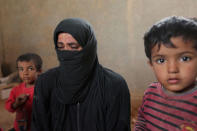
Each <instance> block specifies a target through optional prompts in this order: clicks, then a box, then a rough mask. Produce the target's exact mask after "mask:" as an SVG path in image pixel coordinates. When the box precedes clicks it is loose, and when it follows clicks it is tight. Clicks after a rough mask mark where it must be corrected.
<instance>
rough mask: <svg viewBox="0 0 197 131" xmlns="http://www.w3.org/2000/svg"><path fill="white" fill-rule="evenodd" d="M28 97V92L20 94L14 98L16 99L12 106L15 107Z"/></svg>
mask: <svg viewBox="0 0 197 131" xmlns="http://www.w3.org/2000/svg"><path fill="white" fill-rule="evenodd" d="M28 98H29V94H21V95H19V96H18V97H17V98H16V101H15V102H14V103H13V105H12V107H13V108H14V109H16V108H17V107H19V106H21V105H22V104H24V103H25V102H26V101H27V100H28Z"/></svg>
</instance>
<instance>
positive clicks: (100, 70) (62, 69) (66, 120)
mask: <svg viewBox="0 0 197 131" xmlns="http://www.w3.org/2000/svg"><path fill="white" fill-rule="evenodd" d="M60 33H68V34H70V35H72V37H73V38H74V39H76V41H77V42H78V43H79V44H80V45H81V46H82V50H80V51H69V50H59V49H58V46H57V41H58V35H59V34H60ZM54 43H55V49H56V53H57V57H58V60H59V62H60V65H59V66H58V67H56V68H54V69H51V70H49V71H47V72H46V73H44V74H42V75H41V76H40V77H39V78H38V80H37V82H36V86H35V91H34V102H33V119H32V131H129V130H130V95H129V90H128V87H127V84H126V82H125V80H124V79H123V78H122V77H121V76H120V75H119V74H117V73H115V72H113V71H111V70H109V69H107V68H104V67H102V66H101V65H100V64H99V62H98V58H97V52H96V51H97V40H96V37H95V35H94V32H93V30H92V27H91V25H90V24H89V23H88V22H87V21H85V20H82V19H79V18H69V19H65V20H63V21H61V22H60V23H59V24H58V25H57V27H56V29H55V31H54Z"/></svg>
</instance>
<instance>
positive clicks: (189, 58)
mask: <svg viewBox="0 0 197 131" xmlns="http://www.w3.org/2000/svg"><path fill="white" fill-rule="evenodd" d="M180 60H181V61H190V60H191V57H188V56H183V57H181V59H180Z"/></svg>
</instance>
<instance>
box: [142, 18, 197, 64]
mask: <svg viewBox="0 0 197 131" xmlns="http://www.w3.org/2000/svg"><path fill="white" fill-rule="evenodd" d="M179 36H180V37H182V38H183V40H184V41H187V40H191V41H192V42H193V44H194V48H195V49H196V50H197V23H196V22H195V21H194V20H191V19H187V18H184V17H178V16H172V17H167V18H164V19H162V20H161V21H159V22H158V23H156V24H154V25H153V26H152V27H151V28H150V29H149V30H148V32H146V33H145V35H144V46H145V53H146V56H147V57H148V58H149V60H151V50H152V48H153V47H154V46H155V45H157V44H158V46H159V48H160V46H161V44H163V45H164V46H166V47H172V48H176V47H175V46H174V45H173V43H172V42H171V40H170V39H171V38H172V37H179Z"/></svg>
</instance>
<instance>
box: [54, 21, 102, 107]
mask: <svg viewBox="0 0 197 131" xmlns="http://www.w3.org/2000/svg"><path fill="white" fill-rule="evenodd" d="M60 33H69V34H71V35H72V36H73V37H74V38H75V39H76V40H77V42H78V43H79V44H80V45H81V46H82V48H83V49H82V50H81V51H65V50H63V51H61V50H59V49H58V47H57V39H58V35H59V34H60ZM54 43H55V47H56V52H57V56H58V60H59V62H60V66H59V68H58V71H59V76H58V78H57V90H56V96H57V98H58V100H59V101H60V102H61V103H63V104H72V103H75V104H76V103H77V102H82V101H83V99H85V96H86V94H87V93H88V90H89V88H90V86H91V83H92V81H93V78H92V77H98V76H97V75H98V74H94V72H95V70H97V68H99V64H98V59H97V54H96V45H97V41H96V38H95V35H94V32H93V30H92V28H91V26H90V24H88V23H87V22H86V21H84V20H82V19H78V18H72V19H66V20H63V21H62V22H61V23H60V24H59V25H58V26H57V27H56V29H55V32H54ZM93 74H94V75H95V76H93ZM96 79H97V78H96Z"/></svg>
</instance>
